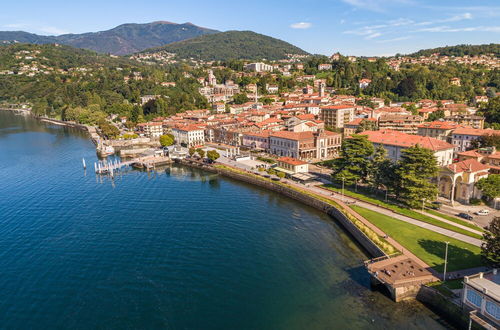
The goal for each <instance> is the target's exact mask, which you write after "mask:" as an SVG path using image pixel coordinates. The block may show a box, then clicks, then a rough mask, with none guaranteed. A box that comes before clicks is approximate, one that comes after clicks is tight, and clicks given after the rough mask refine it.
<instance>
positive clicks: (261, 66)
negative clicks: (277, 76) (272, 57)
mask: <svg viewBox="0 0 500 330" xmlns="http://www.w3.org/2000/svg"><path fill="white" fill-rule="evenodd" d="M273 69H274V68H273V66H272V65H269V64H266V63H262V62H258V63H249V64H247V65H245V70H249V71H255V72H271V71H273Z"/></svg>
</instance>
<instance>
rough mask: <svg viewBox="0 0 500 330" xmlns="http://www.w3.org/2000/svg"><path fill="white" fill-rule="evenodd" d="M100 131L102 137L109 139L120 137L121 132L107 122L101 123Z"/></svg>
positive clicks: (102, 121)
mask: <svg viewBox="0 0 500 330" xmlns="http://www.w3.org/2000/svg"><path fill="white" fill-rule="evenodd" d="M99 129H100V130H101V133H102V135H104V136H105V137H107V138H108V139H114V138H116V137H117V136H118V135H120V130H119V129H118V128H116V126H115V125H112V124H110V123H108V122H107V121H105V120H101V121H99Z"/></svg>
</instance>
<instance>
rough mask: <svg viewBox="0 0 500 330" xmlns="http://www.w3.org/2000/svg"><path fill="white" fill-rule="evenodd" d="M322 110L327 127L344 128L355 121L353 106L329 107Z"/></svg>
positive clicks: (321, 115) (321, 114)
mask: <svg viewBox="0 0 500 330" xmlns="http://www.w3.org/2000/svg"><path fill="white" fill-rule="evenodd" d="M320 109H321V110H320V111H321V112H320V117H321V120H322V121H324V122H325V126H326V127H330V128H343V127H344V125H345V124H347V123H349V122H351V121H353V120H354V106H352V105H328V106H323V107H321V108H320Z"/></svg>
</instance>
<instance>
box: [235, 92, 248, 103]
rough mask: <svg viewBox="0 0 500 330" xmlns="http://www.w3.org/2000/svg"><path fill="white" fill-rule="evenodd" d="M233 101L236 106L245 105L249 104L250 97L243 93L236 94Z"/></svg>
mask: <svg viewBox="0 0 500 330" xmlns="http://www.w3.org/2000/svg"><path fill="white" fill-rule="evenodd" d="M233 101H234V103H235V104H243V103H246V102H248V96H247V95H246V94H243V93H240V94H236V95H235V96H234V97H233Z"/></svg>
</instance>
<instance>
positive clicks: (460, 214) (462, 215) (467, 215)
mask: <svg viewBox="0 0 500 330" xmlns="http://www.w3.org/2000/svg"><path fill="white" fill-rule="evenodd" d="M457 216H459V217H460V218H463V219H466V220H472V219H474V217H473V216H472V215H470V214H467V213H459V214H457Z"/></svg>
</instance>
